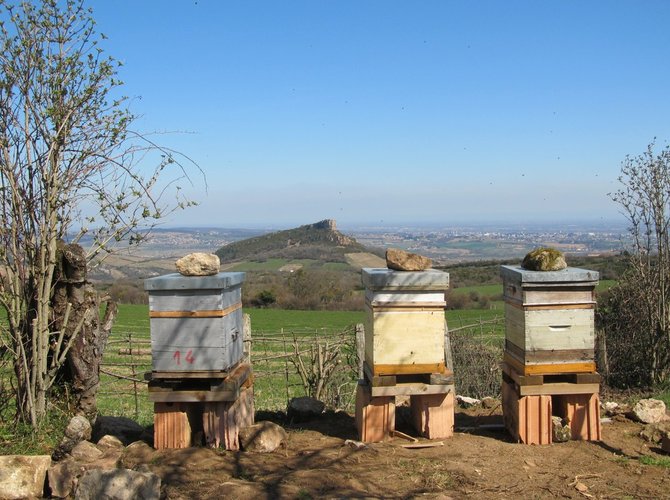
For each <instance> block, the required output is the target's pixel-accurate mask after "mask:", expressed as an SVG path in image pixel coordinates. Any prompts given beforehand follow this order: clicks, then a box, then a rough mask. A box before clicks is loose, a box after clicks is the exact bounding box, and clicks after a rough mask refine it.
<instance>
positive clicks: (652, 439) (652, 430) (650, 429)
mask: <svg viewBox="0 0 670 500" xmlns="http://www.w3.org/2000/svg"><path fill="white" fill-rule="evenodd" d="M668 433H670V422H657V423H655V424H647V425H645V426H644V427H643V428H642V430H641V431H640V437H641V438H642V439H644V440H645V441H647V442H649V443H656V444H658V443H660V442H661V440H662V439H663V437H664V436H667V435H668Z"/></svg>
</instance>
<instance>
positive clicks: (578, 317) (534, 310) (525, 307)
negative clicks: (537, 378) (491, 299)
mask: <svg viewBox="0 0 670 500" xmlns="http://www.w3.org/2000/svg"><path fill="white" fill-rule="evenodd" d="M500 274H501V276H502V279H503V288H504V298H505V361H506V362H507V363H508V364H510V365H511V366H512V367H513V368H515V369H516V370H517V371H518V372H522V373H524V374H526V375H530V374H557V373H580V372H595V362H594V349H595V333H594V332H595V327H594V308H595V303H596V302H595V287H596V285H597V284H598V277H599V276H598V273H597V272H596V271H589V270H586V269H579V268H572V267H568V268H567V269H564V270H562V271H529V270H526V269H523V268H521V267H520V266H501V270H500Z"/></svg>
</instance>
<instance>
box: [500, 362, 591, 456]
mask: <svg viewBox="0 0 670 500" xmlns="http://www.w3.org/2000/svg"><path fill="white" fill-rule="evenodd" d="M501 367H502V371H503V384H502V400H503V418H504V422H505V427H506V428H507V430H508V431H509V433H510V434H511V435H512V437H513V438H514V439H516V440H517V441H520V442H522V443H525V444H551V443H552V419H551V417H552V415H554V416H559V417H562V418H564V419H566V420H567V422H568V424H569V425H570V431H571V435H572V439H575V440H584V441H599V440H600V439H601V432H600V404H599V397H598V393H599V390H600V375H599V374H597V373H562V374H549V375H530V376H529V375H522V374H520V373H519V372H517V371H516V370H515V369H514V368H513V367H512V366H510V365H508V364H507V363H502V364H501Z"/></svg>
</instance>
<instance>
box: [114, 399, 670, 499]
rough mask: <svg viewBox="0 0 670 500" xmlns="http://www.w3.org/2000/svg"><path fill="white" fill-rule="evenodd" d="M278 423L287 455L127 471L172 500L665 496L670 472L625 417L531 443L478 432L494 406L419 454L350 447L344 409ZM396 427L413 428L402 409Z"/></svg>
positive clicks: (491, 418) (133, 461) (493, 416)
mask: <svg viewBox="0 0 670 500" xmlns="http://www.w3.org/2000/svg"><path fill="white" fill-rule="evenodd" d="M281 417H282V415H278V414H259V415H257V421H258V420H274V421H275V422H277V423H281V424H282V425H284V427H285V428H286V430H287V431H288V433H289V441H288V445H287V447H286V449H283V450H278V451H276V452H274V453H270V454H261V453H246V452H230V451H223V450H212V449H208V448H188V449H184V450H165V451H160V452H157V451H154V450H153V449H152V448H150V447H148V446H146V447H129V448H128V449H127V451H126V454H125V456H124V458H123V462H124V463H123V465H124V466H125V467H128V468H134V469H136V470H146V471H151V472H154V473H156V474H158V475H159V476H160V477H161V478H162V484H163V486H162V492H163V495H164V497H165V498H168V499H193V498H247V499H248V498H254V499H261V498H301V499H308V498H362V497H366V498H440V499H447V498H579V499H583V498H654V499H656V498H670V468H669V467H666V466H661V465H643V464H642V463H641V462H640V461H639V457H641V456H651V457H655V458H657V459H659V458H661V457H666V458H667V455H664V454H663V452H662V451H661V450H660V449H659V448H657V447H656V446H654V445H650V444H649V443H647V442H645V441H643V440H642V439H641V438H640V437H638V434H639V432H640V430H641V429H642V425H641V424H638V423H635V422H632V421H630V420H627V419H625V418H623V417H617V418H616V419H614V420H613V421H612V422H611V423H606V424H603V427H602V436H603V440H602V442H580V441H571V442H568V443H562V444H552V445H549V446H529V445H522V444H516V443H513V442H512V441H511V439H510V437H509V436H508V434H507V433H506V432H505V431H504V430H502V429H500V428H496V427H495V426H494V427H485V428H484V429H482V428H481V427H480V425H482V424H484V425H487V424H488V425H491V424H494V425H495V424H502V417H501V415H500V410H499V409H494V410H483V409H474V410H472V409H471V410H458V411H457V414H456V428H457V432H456V433H455V435H454V436H453V438H450V439H446V440H443V442H444V446H437V447H432V448H424V449H406V448H403V447H402V446H401V445H403V444H407V443H408V441H406V440H404V439H402V438H397V437H396V438H393V439H392V440H391V441H389V442H385V443H379V444H371V445H367V446H366V447H364V448H361V449H355V448H352V447H351V446H349V445H347V444H345V440H347V439H352V440H353V439H356V432H355V428H354V420H353V417H352V416H351V415H348V414H346V413H344V412H340V413H333V412H330V413H326V414H324V415H323V416H322V417H320V418H318V419H315V420H312V421H310V422H307V423H303V424H300V425H288V424H287V423H286V422H283V421H281V420H282V419H281ZM396 426H397V427H398V429H399V430H402V431H406V432H408V433H409V432H412V431H411V429H410V428H408V427H407V426H406V425H405V424H404V413H403V411H402V409H399V410H398V414H397V418H396ZM459 429H461V430H460V431H459Z"/></svg>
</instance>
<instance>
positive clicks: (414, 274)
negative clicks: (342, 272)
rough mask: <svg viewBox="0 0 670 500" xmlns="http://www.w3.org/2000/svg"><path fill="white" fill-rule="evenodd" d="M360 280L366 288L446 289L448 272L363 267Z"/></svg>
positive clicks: (447, 286)
mask: <svg viewBox="0 0 670 500" xmlns="http://www.w3.org/2000/svg"><path fill="white" fill-rule="evenodd" d="M361 281H362V282H363V285H365V287H366V288H370V289H373V290H376V289H380V290H381V289H398V290H446V289H447V288H449V273H446V272H444V271H438V270H437V269H428V270H426V271H393V270H391V269H387V268H385V267H379V268H377V267H364V268H363V269H361Z"/></svg>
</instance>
